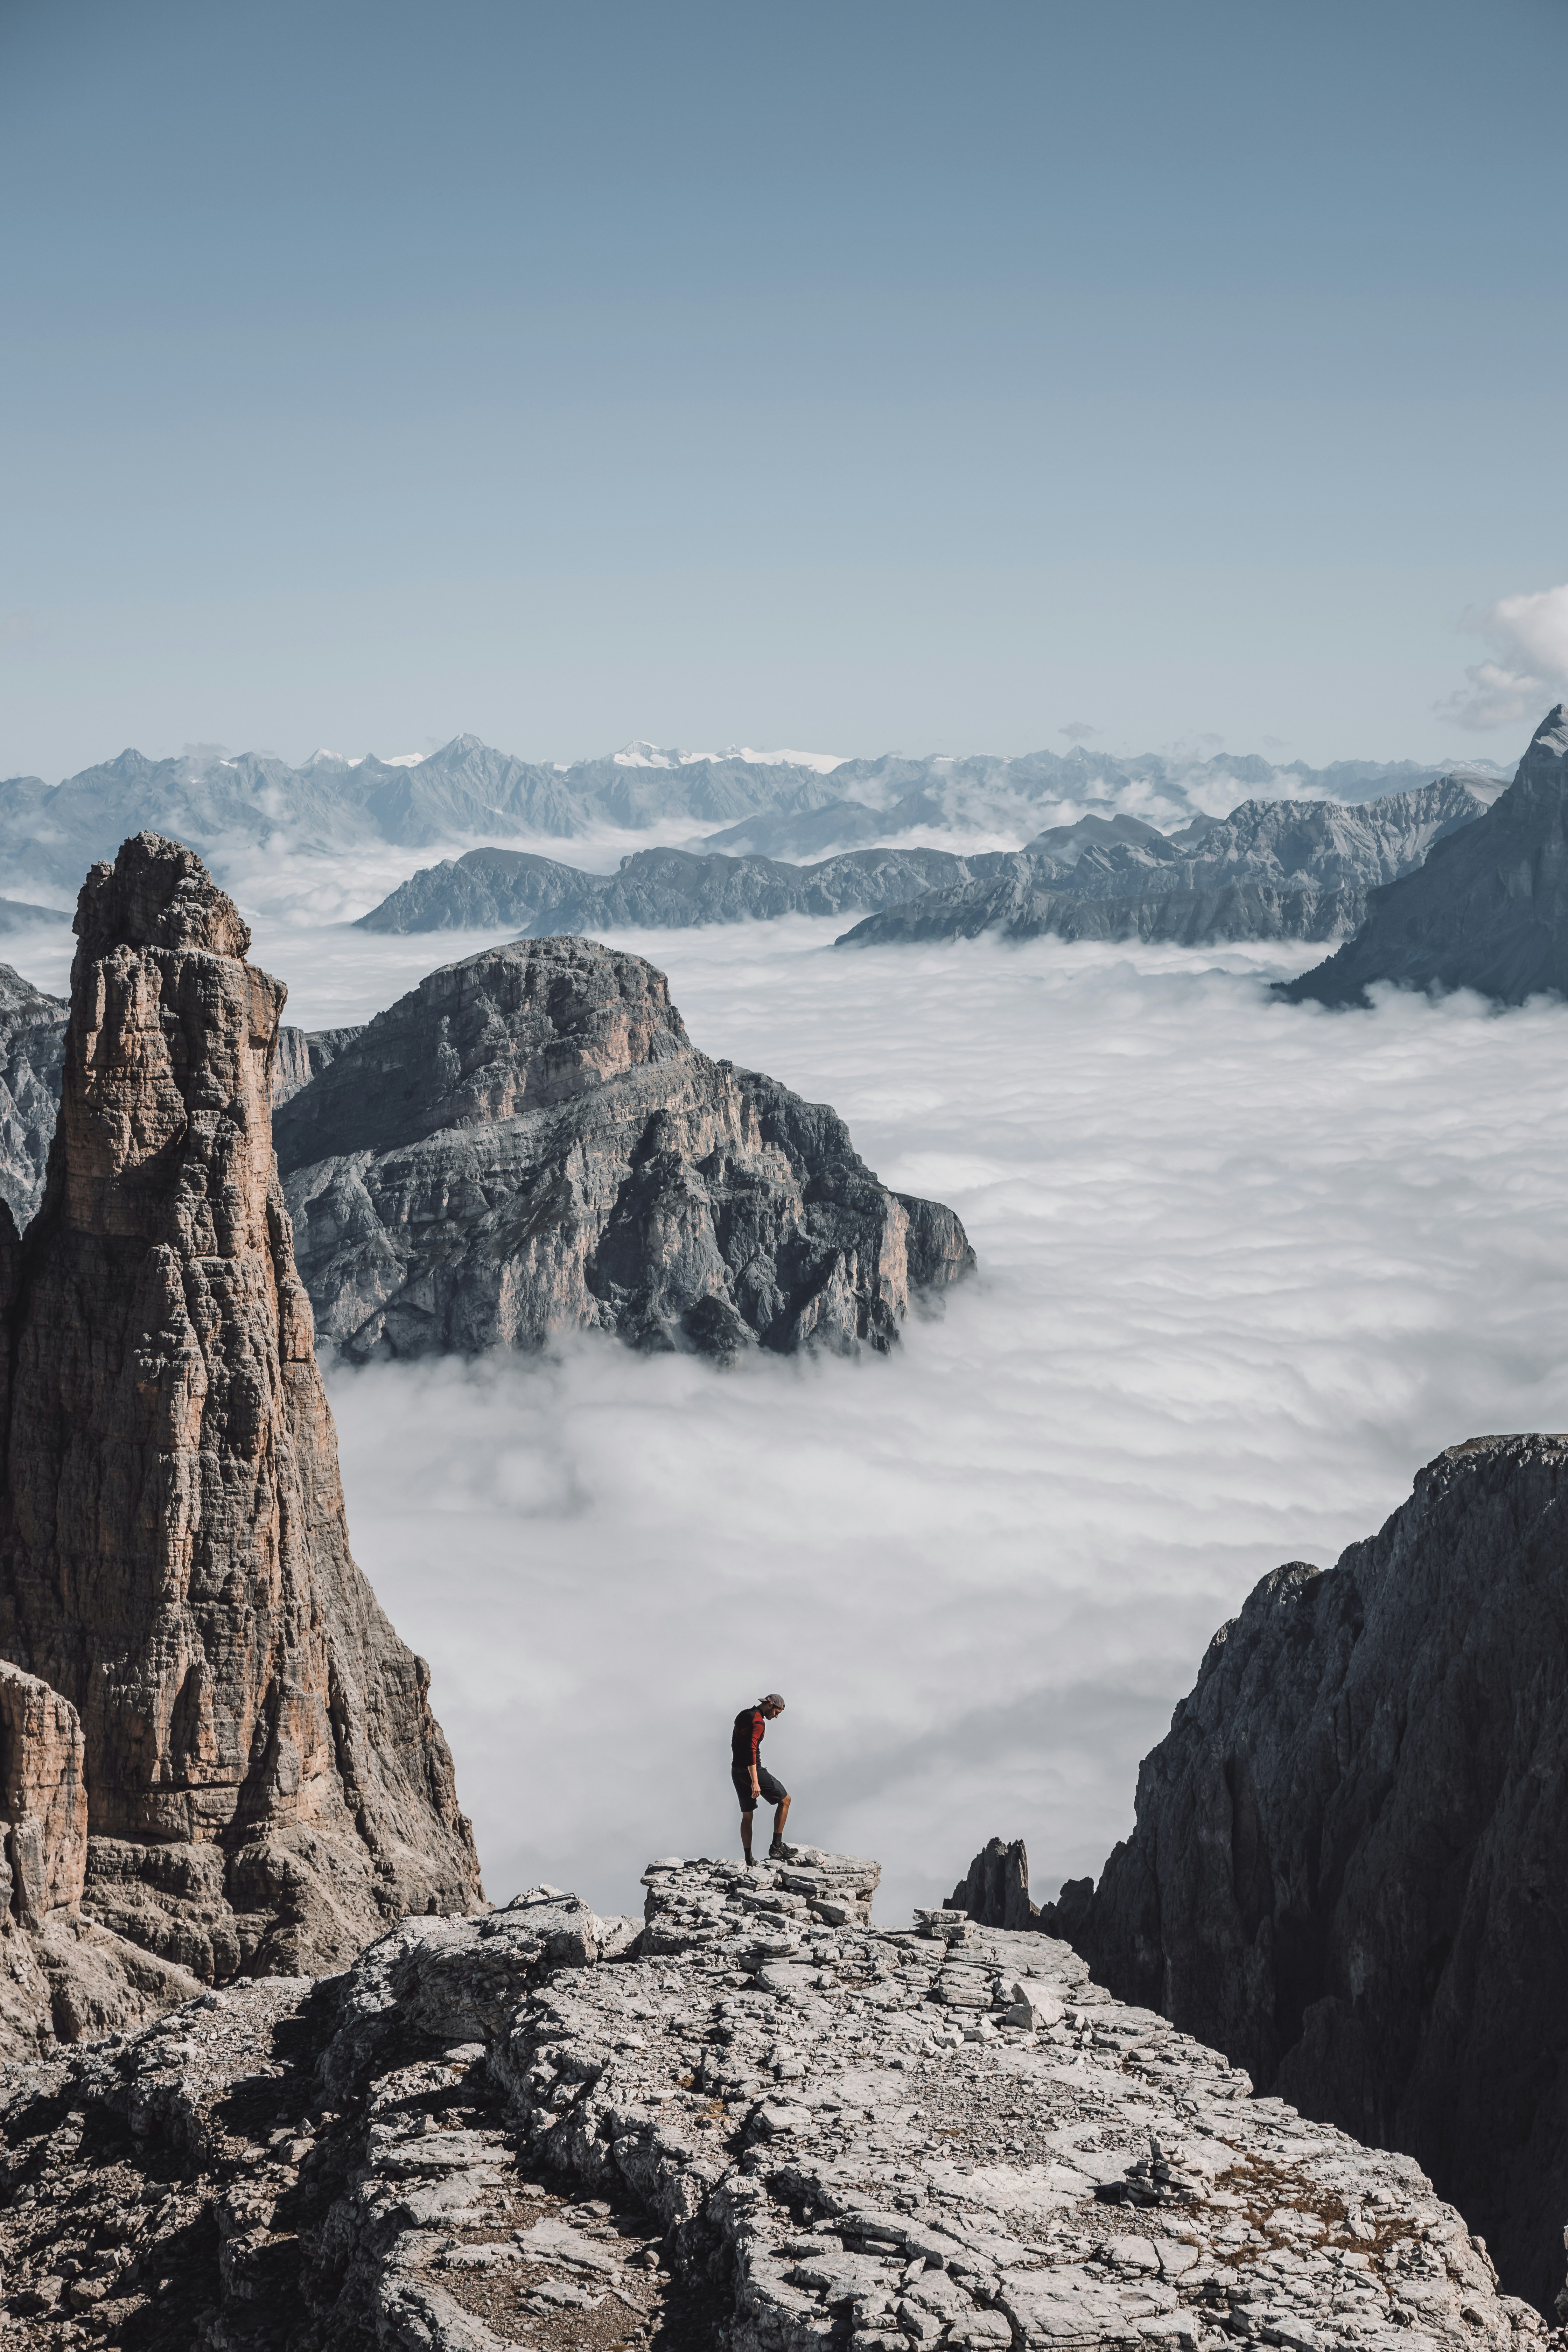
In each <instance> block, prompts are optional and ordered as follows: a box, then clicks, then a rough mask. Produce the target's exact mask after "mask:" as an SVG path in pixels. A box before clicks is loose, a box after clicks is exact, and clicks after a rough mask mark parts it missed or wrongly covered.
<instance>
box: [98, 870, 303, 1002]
mask: <svg viewBox="0 0 1568 2352" xmlns="http://www.w3.org/2000/svg"><path fill="white" fill-rule="evenodd" d="M73 928H74V929H75V931H76V934H77V937H78V939H79V940H80V941H81V952H82V953H83V954H84V955H87V956H106V955H109V954H110V953H111V951H112V950H114V949H115V948H118V947H126V948H171V949H177V950H181V951H183V952H184V953H187V954H189V953H196V952H201V951H203V950H205V952H206V953H207V954H209V955H220V956H240V957H243V956H245V955H247V954H248V952H249V950H250V927H249V925H248V924H247V923H246V922H245V921H243V920H242V919H241V917H240V912H239V909H238V908H237V906H236V905H235V903H234V900H233V899H232V898H229V896H228V895H227V893H226V891H223V890H220V889H219V888H218V887H217V884H216V882H215V881H214V880H213V878H212V877H211V875H210V874H209V873H208V872H207V870H206V867H205V866H204V865H203V864H202V861H201V859H200V858H199V857H198V856H196V855H195V851H194V850H189V849H185V848H184V847H183V846H182V845H181V844H180V843H179V842H177V841H166V840H165V839H164V838H163V835H162V834H157V833H137V834H132V837H131V839H130V840H129V841H127V842H126V843H125V845H124V846H123V847H122V848H121V852H120V855H119V856H118V857H116V858H115V860H114V861H113V863H112V865H111V864H110V863H109V862H108V861H107V860H104V861H102V862H101V863H100V864H99V865H97V866H93V867H92V869H91V871H90V872H89V875H88V877H87V880H86V881H85V883H84V884H83V885H82V889H81V896H80V898H79V899H78V901H77V912H76V922H75V925H74V926H73ZM273 985H274V986H275V987H279V989H280V988H281V983H280V982H274V983H273ZM281 1001H282V998H281V995H280V996H279V1003H281Z"/></svg>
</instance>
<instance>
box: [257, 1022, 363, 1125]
mask: <svg viewBox="0 0 1568 2352" xmlns="http://www.w3.org/2000/svg"><path fill="white" fill-rule="evenodd" d="M358 1035H359V1026H358V1025H356V1026H355V1027H353V1028H352V1029H292V1028H290V1027H289V1024H288V1022H287V1021H283V1022H279V1025H278V1052H277V1055H276V1057H275V1058H274V1061H273V1065H272V1108H273V1109H274V1110H276V1109H277V1108H278V1106H279V1103H286V1102H288V1101H289V1098H290V1097H292V1096H294V1095H297V1094H298V1093H299V1091H300V1087H308V1086H309V1085H310V1080H311V1079H312V1078H319V1077H320V1076H321V1072H322V1071H323V1070H324V1069H326V1068H327V1067H328V1066H330V1065H331V1063H333V1062H335V1061H336V1060H337V1057H338V1055H340V1054H341V1053H342V1050H343V1047H344V1046H345V1045H350V1044H352V1043H353V1039H354V1038H356V1037H357V1036H358Z"/></svg>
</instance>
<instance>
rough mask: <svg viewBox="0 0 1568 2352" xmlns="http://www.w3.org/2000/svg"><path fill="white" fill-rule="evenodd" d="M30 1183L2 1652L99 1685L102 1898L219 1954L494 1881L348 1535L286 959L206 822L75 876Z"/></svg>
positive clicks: (292, 1946)
mask: <svg viewBox="0 0 1568 2352" xmlns="http://www.w3.org/2000/svg"><path fill="white" fill-rule="evenodd" d="M76 928H77V932H78V937H79V948H78V952H77V956H76V961H75V964H74V967H73V970H72V977H71V1013H70V1023H69V1029H68V1038H67V1046H66V1066H65V1076H64V1087H63V1095H62V1101H61V1107H60V1115H59V1121H58V1128H57V1131H56V1136H55V1140H54V1144H53V1147H52V1152H51V1158H50V1162H49V1176H48V1185H47V1193H46V1197H45V1201H44V1204H43V1207H42V1209H41V1210H40V1212H39V1213H38V1216H37V1220H36V1221H35V1223H34V1224H33V1225H32V1226H31V1227H30V1229H29V1231H28V1234H27V1236H26V1243H25V1244H22V1245H18V1244H16V1240H15V1234H14V1229H13V1230H12V1231H11V1232H10V1233H9V1234H8V1236H7V1238H6V1241H5V1248H4V1252H3V1255H4V1258H5V1266H4V1315H5V1339H6V1346H5V1355H4V1360H3V1363H0V1384H3V1386H0V1414H3V1429H4V1447H5V1452H4V1471H5V1480H4V1490H3V1492H0V1655H5V1656H6V1657H9V1658H12V1659H14V1660H16V1662H17V1663H18V1664H21V1665H23V1666H24V1667H26V1669H27V1671H29V1672H30V1673H32V1674H35V1675H40V1676H42V1677H43V1678H44V1680H45V1681H46V1682H47V1683H48V1684H49V1685H52V1686H53V1688H54V1689H55V1690H56V1691H58V1692H59V1693H61V1694H63V1695H64V1696H65V1697H66V1698H68V1700H69V1701H70V1703H71V1704H72V1705H73V1706H74V1707H75V1708H76V1710H77V1712H78V1714H79V1717H80V1721H81V1727H82V1733H83V1737H84V1739H85V1751H86V1781H87V1795H88V1805H89V1832H90V1836H89V1848H88V1873H87V1883H86V1888H85V1893H84V1896H83V1903H84V1907H85V1908H86V1910H87V1911H88V1912H89V1914H90V1915H92V1916H97V1917H98V1918H100V1920H103V1921H105V1922H107V1923H108V1924H109V1925H110V1926H111V1927H115V1928H117V1929H119V1930H121V1932H123V1933H124V1934H125V1935H127V1936H129V1937H132V1938H133V1939H134V1940H136V1941H137V1942H139V1943H142V1944H143V1945H145V1946H147V1947H148V1948H151V1949H152V1950H154V1951H157V1952H161V1953H163V1954H164V1955H165V1956H167V1957H169V1958H173V1959H175V1960H179V1961H182V1962H184V1964H185V1965H187V1966H189V1967H191V1968H193V1969H195V1971H196V1973H197V1974H198V1975H200V1976H202V1977H204V1978H206V1979H212V1978H214V1977H217V1978H222V1977H224V1976H226V1975H228V1974H231V1973H232V1972H233V1971H234V1970H235V1969H237V1968H240V1967H249V1968H252V1969H258V1970H271V1969H283V1970H289V1969H298V1970H302V1971H305V1972H313V1971H316V1970H319V1969H321V1968H324V1967H330V1966H332V1965H334V1964H339V1963H341V1962H342V1961H343V1960H344V1959H346V1958H348V1957H349V1955H350V1954H352V1953H353V1951H354V1950H356V1949H357V1948H359V1947H360V1945H362V1944H363V1942H364V1940H365V1939H366V1938H367V1937H370V1936H372V1935H374V1934H375V1933H376V1932H378V1930H379V1929H380V1928H381V1927H383V1926H384V1924H385V1922H386V1921H387V1920H388V1919H390V1918H395V1917H398V1916H402V1915H403V1914H404V1913H405V1912H406V1911H408V1910H410V1909H413V1910H417V1911H425V1910H426V1909H436V1910H442V1911H447V1910H453V1909H457V1910H461V1909H464V1908H466V1907H467V1906H468V1905H469V1904H470V1903H471V1902H472V1901H473V1900H474V1899H475V1897H476V1896H477V1895H478V1892H479V1878H478V1870H477V1865H476V1863H475V1858H474V1852H473V1845H472V1841H471V1837H470V1835H469V1832H468V1824H467V1822H465V1821H464V1820H463V1818H462V1815H461V1814H460V1813H459V1811H458V1806H457V1801H456V1795H455V1790H454V1785H453V1776H452V1768H451V1762H450V1758H449V1756H448V1754H447V1747H446V1743H445V1741H444V1739H443V1738H442V1736H441V1733H440V1730H439V1727H438V1726H437V1724H436V1722H435V1721H434V1718H433V1717H432V1716H431V1713H430V1710H429V1706H428V1702H427V1696H426V1691H427V1683H428V1674H427V1670H426V1667H425V1666H424V1664H423V1663H422V1662H421V1661H420V1660H418V1659H416V1658H415V1657H414V1656H413V1655H412V1654H410V1653H409V1652H408V1651H407V1650H406V1649H405V1647H404V1646H403V1644H402V1643H400V1642H399V1641H398V1640H397V1638H396V1636H395V1633H394V1632H393V1630H392V1628H391V1626H390V1625H389V1624H388V1622H387V1621H386V1619H385V1617H384V1615H383V1613H382V1612H381V1610H380V1609H379V1608H378V1606H377V1605H376V1602H375V1600H374V1595H373V1594H372V1592H371V1591H370V1588H369V1586H368V1585H367V1584H366V1582H365V1580H364V1579H363V1576H362V1575H361V1573H360V1571H359V1570H358V1569H357V1568H356V1566H355V1565H354V1562H353V1559H352V1557H351V1555H350V1552H349V1548H348V1531H347V1527H346V1524H345V1519H344V1513H343V1502H342V1488H341V1486H340V1484H339V1478H338V1467H337V1451H336V1441H335V1436H334V1433H333V1429H332V1423H331V1415H330V1413H329V1412H328V1409H327V1404H326V1400H325V1397H324V1395H323V1392H322V1390H321V1381H320V1378H319V1375H318V1373H317V1370H316V1364H315V1357H314V1351H313V1342H312V1329H311V1318H310V1304H309V1300H308V1298H307V1297H306V1295H305V1291H304V1288H303V1286H302V1285H301V1283H300V1280H299V1277H298V1276H297V1275H296V1273H295V1270H294V1263H293V1254H292V1247H291V1240H290V1234H289V1220H288V1216H287V1213H286V1212H285V1210H284V1207H283V1201H282V1195H281V1192H280V1191H279V1184H278V1180H277V1175H276V1171H275V1168H274V1163H273V1158H272V1146H271V1133H270V1108H271V1087H272V1076H273V1069H272V1065H273V1058H274V1052H275V1045H276V1039H277V1033H278V1026H279V1013H280V1010H281V1007H282V1003H283V999H284V990H283V988H282V986H281V984H280V983H279V982H277V981H275V980H272V979H270V978H269V977H268V975H267V974H266V973H265V972H262V971H258V970H257V969H256V968H255V967H254V966H253V965H251V964H249V963H248V962H247V961H246V950H247V947H248V944H249V935H248V932H247V929H246V927H245V925H244V924H243V922H241V920H240V919H239V917H238V915H237V911H236V909H235V908H234V907H233V905H232V904H231V902H230V901H229V900H228V899H227V898H226V897H225V896H224V894H223V893H222V892H221V891H219V890H218V889H217V888H216V887H215V886H214V884H213V883H212V882H211V880H210V878H209V877H208V876H207V875H206V872H205V868H204V867H203V866H201V864H200V862H199V860H197V859H196V858H195V857H194V856H192V855H191V853H190V852H189V851H186V850H184V849H181V848H179V847H178V846H177V845H174V844H173V843H170V842H166V841H163V840H162V839H160V838H159V837H158V836H157V835H151V834H142V835H138V836H136V837H135V838H134V839H132V840H131V841H129V842H127V843H126V845H125V846H124V847H123V848H122V850H121V853H120V856H119V857H118V859H117V860H116V862H115V864H114V865H113V866H107V865H105V866H97V867H95V868H94V869H93V871H92V873H91V874H90V875H89V879H88V881H87V884H86V886H85V887H84V888H83V891H82V894H81V899H80V903H79V909H78V914H77V922H76Z"/></svg>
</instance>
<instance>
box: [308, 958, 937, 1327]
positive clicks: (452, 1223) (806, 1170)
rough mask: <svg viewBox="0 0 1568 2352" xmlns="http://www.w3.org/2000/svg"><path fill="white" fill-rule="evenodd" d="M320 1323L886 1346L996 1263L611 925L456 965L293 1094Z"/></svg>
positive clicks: (406, 999) (396, 1007)
mask: <svg viewBox="0 0 1568 2352" xmlns="http://www.w3.org/2000/svg"><path fill="white" fill-rule="evenodd" d="M274 1132H275V1135H276V1138H277V1145H278V1155H279V1168H280V1169H281V1171H282V1174H283V1179H284V1187H285V1192H286V1195H287V1200H288V1205H289V1212H290V1214H291V1216H292V1219H293V1229H294V1235H295V1246H296V1250H297V1253H298V1258H299V1264H300V1272H301V1274H302V1276H303V1277H304V1279H305V1281H306V1283H307V1284H308V1286H309V1287H310V1297H311V1299H312V1302H313V1304H314V1307H315V1310H316V1317H317V1323H318V1328H320V1329H321V1332H322V1333H323V1335H324V1336H326V1337H328V1338H330V1339H333V1340H335V1341H336V1342H337V1343H338V1345H339V1346H340V1347H341V1348H342V1349H343V1350H344V1351H345V1353H347V1354H348V1355H350V1356H351V1357H355V1358H361V1359H363V1358H367V1357H371V1356H374V1355H377V1354H393V1355H396V1356H416V1355H423V1354H427V1353H431V1352H448V1351H451V1352H474V1351H478V1350H480V1349H485V1348H489V1347H493V1346H496V1345H501V1346H508V1347H537V1346H539V1345H540V1344H542V1342H543V1341H544V1340H546V1339H549V1338H550V1337H551V1335H552V1334H553V1333H556V1332H561V1331H567V1330H574V1329H601V1330H608V1331H616V1332H618V1333H620V1334H621V1335H622V1337H624V1338H626V1339H629V1340H631V1341H634V1342H635V1343H637V1345H639V1346H644V1347H655V1348H671V1347H681V1348H691V1349H699V1350H700V1351H703V1352H705V1353H709V1354H713V1355H717V1356H727V1355H730V1354H732V1353H734V1352H735V1351H736V1350H737V1349H742V1348H746V1347H750V1346H753V1345H762V1346H763V1347H767V1348H771V1349H785V1350H788V1349H795V1348H798V1347H801V1346H803V1345H806V1344H811V1345H821V1346H826V1347H827V1348H830V1349H839V1350H843V1351H847V1352H853V1351H854V1350H855V1349H858V1347H860V1346H861V1345H866V1346H869V1347H871V1348H874V1349H887V1348H888V1347H889V1346H890V1345H891V1344H892V1343H893V1341H894V1339H896V1337H897V1334H898V1328H899V1324H900V1321H901V1319H902V1318H903V1317H904V1315H905V1313H906V1312H907V1310H908V1307H909V1302H910V1292H911V1290H912V1289H918V1288H931V1287H938V1286H942V1285H944V1284H946V1283H950V1282H952V1281H954V1280H955V1279H957V1277H958V1276H960V1275H962V1274H963V1272H964V1271H965V1270H966V1268H967V1267H968V1266H970V1265H973V1252H972V1251H971V1250H970V1248H969V1244H968V1243H967V1241H966V1239H965V1237H964V1234H963V1227H962V1225H961V1224H960V1223H959V1221H958V1219H957V1218H956V1217H955V1216H954V1215H953V1214H952V1212H951V1210H948V1209H945V1208H943V1207H942V1205H941V1203H940V1202H924V1201H919V1200H914V1199H907V1198H905V1197H904V1196H902V1195H900V1194H896V1193H893V1192H889V1191H888V1190H887V1188H886V1187H885V1186H884V1185H882V1184H880V1183H879V1182H878V1181H877V1179H876V1177H875V1176H874V1175H873V1174H872V1173H871V1171H870V1170H869V1169H868V1168H867V1167H866V1165H865V1163H864V1162H863V1161H862V1160H860V1159H859V1158H858V1156H857V1154H856V1152H855V1150H854V1149H853V1146H852V1145H851V1143H850V1140H849V1136H848V1132H847V1129H846V1128H845V1125H844V1122H843V1121H842V1119H840V1118H838V1117H837V1114H836V1113H835V1112H834V1111H832V1110H831V1109H829V1108H827V1107H826V1105H823V1104H817V1103H807V1102H803V1101H802V1100H801V1098H800V1097H799V1096H797V1095H794V1094H791V1093H790V1092H789V1090H788V1089H787V1088H786V1087H781V1086H779V1085H778V1084H777V1083H776V1082H775V1081H774V1080H773V1079H772V1078H768V1077H765V1076H763V1075H762V1074H761V1073H760V1072H756V1071H746V1070H739V1069H736V1068H735V1067H734V1066H733V1065H731V1063H728V1062H715V1061H711V1060H710V1058H709V1057H708V1055H705V1054H700V1053H699V1052H698V1051H697V1050H696V1049H695V1048H694V1047H693V1045H691V1042H690V1040H689V1038H688V1036H687V1034H686V1030H685V1027H684V1025H683V1024H682V1022H681V1019H680V1015H679V1013H678V1012H677V1011H676V1009H675V1007H674V1006H673V1005H672V1004H671V1003H670V1001H669V984H668V981H667V980H666V978H665V976H664V974H663V973H662V972H660V971H657V970H656V969H655V968H654V966H653V965H652V964H649V963H647V962H645V961H643V959H642V958H641V957H640V956H634V955H626V954H623V953H619V952H617V951H616V950H612V949H609V948H605V947H603V946H601V945H600V944H599V943H598V942H597V941H595V940H579V939H551V940H538V941H521V940H520V941H516V942H514V943H512V944H510V945H509V946H506V947H500V948H494V949H490V950H487V951H486V952H485V953H483V954H481V955H477V956H471V957H469V958H468V960H467V961H465V962H461V963H456V964H448V965H447V966H445V967H444V968H443V969H442V970H441V971H435V972H432V973H431V974H430V975H429V976H428V978H427V979H426V980H424V981H422V982H420V984H419V986H418V987H417V988H416V989H415V990H413V991H412V992H410V994H408V995H407V996H405V997H404V998H402V999H401V1001H400V1002H399V1003H396V1004H395V1005H394V1006H392V1008H391V1009H390V1011H388V1012H386V1013H380V1014H378V1015H377V1017H376V1018H375V1020H374V1021H373V1022H371V1023H370V1024H369V1025H368V1026H367V1027H366V1028H365V1029H364V1030H363V1032H362V1033H361V1034H360V1035H359V1036H358V1037H356V1038H354V1039H353V1041H352V1042H351V1043H350V1044H349V1045H346V1046H345V1047H344V1049H343V1051H342V1053H341V1054H340V1055H338V1057H337V1059H336V1060H335V1061H334V1062H333V1063H332V1064H331V1066H330V1067H328V1068H326V1069H324V1070H323V1071H322V1073H321V1076H319V1077H317V1078H316V1079H315V1080H314V1082H313V1083H312V1084H311V1085H310V1086H309V1087H306V1088H305V1089H304V1091H303V1092H301V1093H300V1094H297V1095H295V1096H294V1097H292V1098H291V1099H290V1100H289V1101H288V1102H286V1103H284V1104H283V1105H282V1106H281V1107H280V1108H279V1110H278V1112H277V1115H276V1118H275V1120H274Z"/></svg>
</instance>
